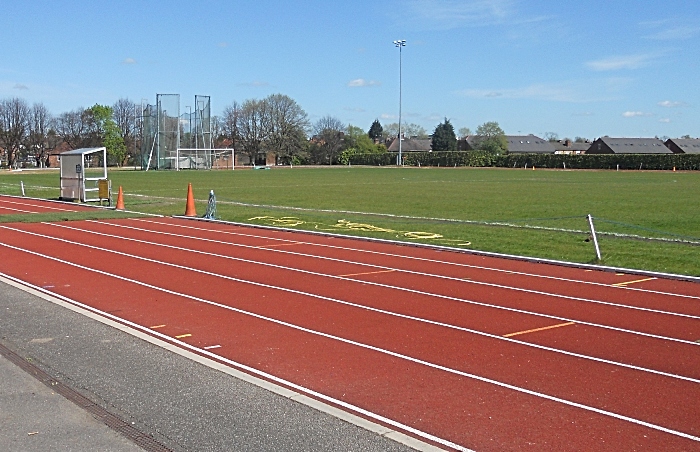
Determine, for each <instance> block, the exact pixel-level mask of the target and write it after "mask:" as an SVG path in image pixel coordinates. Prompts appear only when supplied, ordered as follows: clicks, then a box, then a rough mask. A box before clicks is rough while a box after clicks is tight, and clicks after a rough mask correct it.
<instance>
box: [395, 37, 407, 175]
mask: <svg viewBox="0 0 700 452" xmlns="http://www.w3.org/2000/svg"><path fill="white" fill-rule="evenodd" d="M394 45H395V46H396V47H398V48H399V156H398V161H397V162H396V165H397V166H401V165H402V164H403V160H402V156H401V141H402V140H401V101H402V82H403V80H402V76H403V74H402V53H401V48H402V47H404V46H405V45H406V40H405V39H400V40H397V41H394Z"/></svg>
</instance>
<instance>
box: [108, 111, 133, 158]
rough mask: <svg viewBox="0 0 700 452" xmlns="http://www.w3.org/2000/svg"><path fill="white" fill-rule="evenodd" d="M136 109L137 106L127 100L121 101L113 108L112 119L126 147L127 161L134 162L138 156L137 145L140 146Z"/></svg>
mask: <svg viewBox="0 0 700 452" xmlns="http://www.w3.org/2000/svg"><path fill="white" fill-rule="evenodd" d="M136 108H137V107H136V104H135V103H134V102H132V101H131V100H129V99H126V98H121V99H119V100H118V101H116V102H115V103H114V105H113V106H112V112H113V114H112V119H113V120H114V123H115V124H116V126H117V131H118V132H119V136H120V137H121V138H122V141H123V142H124V146H125V147H126V157H125V160H126V161H132V160H133V158H134V156H135V155H136V154H137V145H139V144H140V143H139V142H138V140H137V135H138V127H137V119H136Z"/></svg>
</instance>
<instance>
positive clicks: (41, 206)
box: [0, 196, 95, 215]
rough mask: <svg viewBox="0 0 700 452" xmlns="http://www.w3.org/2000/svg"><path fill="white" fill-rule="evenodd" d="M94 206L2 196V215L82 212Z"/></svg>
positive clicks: (0, 200) (0, 209) (0, 211)
mask: <svg viewBox="0 0 700 452" xmlns="http://www.w3.org/2000/svg"><path fill="white" fill-rule="evenodd" d="M94 209H95V207H93V206H85V205H80V204H70V203H59V202H56V203H52V202H45V201H39V200H35V199H27V198H19V197H17V198H15V197H9V196H0V215H16V214H22V213H58V212H82V211H87V210H94Z"/></svg>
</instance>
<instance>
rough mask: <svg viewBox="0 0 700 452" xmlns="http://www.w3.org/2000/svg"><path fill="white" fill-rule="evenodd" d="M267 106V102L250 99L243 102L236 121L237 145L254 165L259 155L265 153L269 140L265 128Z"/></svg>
mask: <svg viewBox="0 0 700 452" xmlns="http://www.w3.org/2000/svg"><path fill="white" fill-rule="evenodd" d="M266 110H267V104H266V102H265V101H262V100H256V99H248V100H246V101H245V102H243V105H241V108H240V110H239V111H238V116H237V117H236V118H235V121H236V128H235V130H236V134H235V136H236V139H237V142H236V144H237V145H238V148H239V149H240V151H241V152H243V153H244V154H246V155H247V156H248V158H249V159H250V163H251V164H254V163H255V159H256V158H257V156H258V154H260V153H261V152H263V151H264V143H265V141H266V140H267V138H268V136H267V128H266V127H265V121H266V115H267V111H266Z"/></svg>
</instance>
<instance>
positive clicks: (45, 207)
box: [0, 199, 79, 212]
mask: <svg viewBox="0 0 700 452" xmlns="http://www.w3.org/2000/svg"><path fill="white" fill-rule="evenodd" d="M2 203H8V204H17V205H20V206H27V207H38V208H40V209H49V210H60V211H62V212H79V211H78V210H71V209H61V208H60V207H49V206H38V205H36V204H32V203H28V202H17V201H7V200H4V199H0V204H2Z"/></svg>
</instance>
